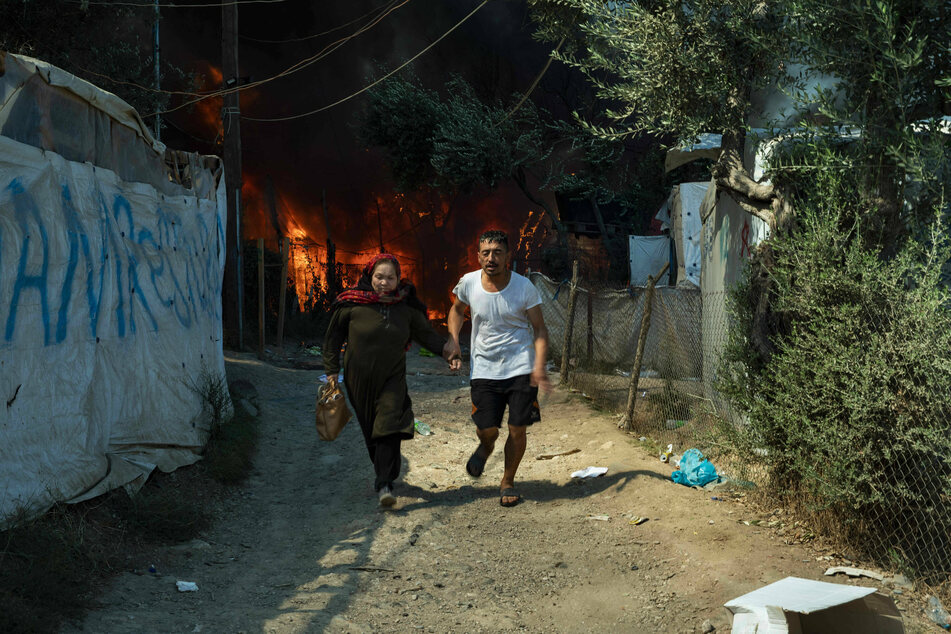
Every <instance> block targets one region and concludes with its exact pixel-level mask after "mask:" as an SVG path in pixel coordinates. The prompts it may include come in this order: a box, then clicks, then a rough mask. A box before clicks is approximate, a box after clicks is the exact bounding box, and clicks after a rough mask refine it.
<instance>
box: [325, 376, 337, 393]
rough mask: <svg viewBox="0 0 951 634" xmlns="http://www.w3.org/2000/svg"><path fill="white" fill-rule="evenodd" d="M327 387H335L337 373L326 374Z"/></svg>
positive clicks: (329, 388)
mask: <svg viewBox="0 0 951 634" xmlns="http://www.w3.org/2000/svg"><path fill="white" fill-rule="evenodd" d="M327 389H328V390H335V389H337V374H336V373H334V374H328V375H327Z"/></svg>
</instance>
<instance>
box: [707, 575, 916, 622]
mask: <svg viewBox="0 0 951 634" xmlns="http://www.w3.org/2000/svg"><path fill="white" fill-rule="evenodd" d="M724 607H726V608H727V609H729V610H730V612H732V613H733V630H732V632H733V634H867V633H869V632H877V633H880V634H904V632H905V626H904V624H903V623H902V619H901V613H900V612H899V611H898V608H897V607H896V606H895V602H894V601H892V599H891V597H888V596H885V595H884V594H881V593H879V592H877V591H876V589H875V588H866V587H861V586H848V585H843V584H838V583H827V582H825V581H810V580H809V579H800V578H799V577H786V578H785V579H781V580H780V581H777V582H776V583H771V584H769V585H768V586H763V587H762V588H759V589H757V590H754V591H752V592H750V593H748V594H744V595H743V596H741V597H737V598H735V599H733V600H732V601H728V602H727V603H725V604H724Z"/></svg>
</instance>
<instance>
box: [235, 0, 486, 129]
mask: <svg viewBox="0 0 951 634" xmlns="http://www.w3.org/2000/svg"><path fill="white" fill-rule="evenodd" d="M488 2H489V0H482V3H481V4H480V5H479V6H477V7H476V8H475V9H473V10H472V11H471V12H470V13H469V14H468V15H467V16H466V17H464V18H462V19H461V20H460V21H459V22H457V23H456V24H455V26H453V27H452V28H451V29H449V30H448V31H446V32H445V33H443V34H442V35H440V36H439V37H438V38H437V39H436V40H435V41H434V42H433V43H432V44H430V45H429V46H427V47H426V48H424V49H423V50H421V51H420V52H419V53H417V54H416V55H414V56H412V57H411V58H409V59H408V60H406V61H405V62H403V63H402V64H401V65H399V66H398V67H396V68H395V69H394V70H392V71H390V72H389V73H387V74H386V75H384V76H383V77H380V78H379V79H377V80H376V81H375V82H373V83H371V84H369V85H367V86H364V87H363V88H361V89H360V90H358V91H357V92H355V93H352V94H350V95H347V96H346V97H343V98H342V99H338V100H337V101H335V102H333V103H331V104H327V105H326V106H321V107H320V108H316V109H314V110H311V111H310V112H304V113H301V114H296V115H291V116H288V117H274V118H261V117H247V116H244V115H242V116H241V118H242V119H245V120H247V121H259V122H276V121H290V120H292V119H301V118H303V117H308V116H310V115H312V114H317V113H318V112H323V111H324V110H329V109H330V108H333V107H334V106H339V105H340V104H342V103H343V102H345V101H349V100H350V99H353V98H354V97H356V96H358V95H361V94H363V93H365V92H366V91H368V90H370V89H371V88H373V87H374V86H376V85H377V84H379V83H380V82H382V81H385V80H387V79H389V78H390V77H392V76H393V75H395V74H396V73H398V72H400V71H401V70H403V69H404V68H406V67H407V66H409V65H410V64H411V63H413V62H414V61H416V59H417V58H418V57H420V56H422V55H423V54H425V53H426V52H428V51H429V49H431V48H432V47H434V46H436V44H438V43H439V42H440V41H442V39H443V38H445V37H446V36H447V35H449V34H450V33H452V32H453V31H455V30H456V29H457V28H459V27H460V26H462V24H463V23H464V22H465V21H466V20H468V19H469V18H471V17H472V16H473V15H475V14H476V12H477V11H478V10H479V9H481V8H482V7H484V6H485V5H486V4H488Z"/></svg>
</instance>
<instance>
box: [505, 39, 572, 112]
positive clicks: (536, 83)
mask: <svg viewBox="0 0 951 634" xmlns="http://www.w3.org/2000/svg"><path fill="white" fill-rule="evenodd" d="M564 43H565V38H561V41H560V42H558V46H556V47H555V50H554V51H552V52H551V55H549V56H548V61H546V62H545V66H543V67H542V70H541V72H540V73H538V77H536V78H535V81H533V82H532V85H531V86H529V87H528V90H526V91H525V94H524V95H522V98H521V99H520V100H519V102H518V103H517V104H515V107H514V108H512V109H511V110H509V111H508V112H506V113H505V116H504V117H502V118H501V119H500V120H499V122H498V123H496V124H495V125H500V124H502V123H503V122H504V121H505V120H506V119H508V118H509V117H511V116H512V115H513V114H515V113H516V112H517V111H518V109H519V108H521V107H522V104H524V103H525V100H526V99H528V96H529V95H530V94H532V91H534V90H535V88H537V87H538V82H540V81H541V80H542V77H544V76H545V73H547V72H548V67H549V66H551V61H552V60H553V59H555V57H554V56H555V53H557V52H558V50H559V49H560V48H561V45H562V44H564Z"/></svg>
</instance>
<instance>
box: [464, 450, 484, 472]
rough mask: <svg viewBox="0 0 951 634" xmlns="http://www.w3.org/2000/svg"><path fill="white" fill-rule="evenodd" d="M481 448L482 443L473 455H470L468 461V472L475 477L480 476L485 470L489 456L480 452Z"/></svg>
mask: <svg viewBox="0 0 951 634" xmlns="http://www.w3.org/2000/svg"><path fill="white" fill-rule="evenodd" d="M481 448H482V446H481V445H480V446H478V447H476V450H475V451H473V452H472V455H471V456H469V461H468V462H467V463H466V473H468V474H469V475H471V476H472V477H473V478H478V477H479V476H481V475H482V472H483V471H484V470H485V461H486V460H487V458H486V457H485V456H483V455H482V454H481V453H480V452H479V450H480V449H481Z"/></svg>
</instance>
